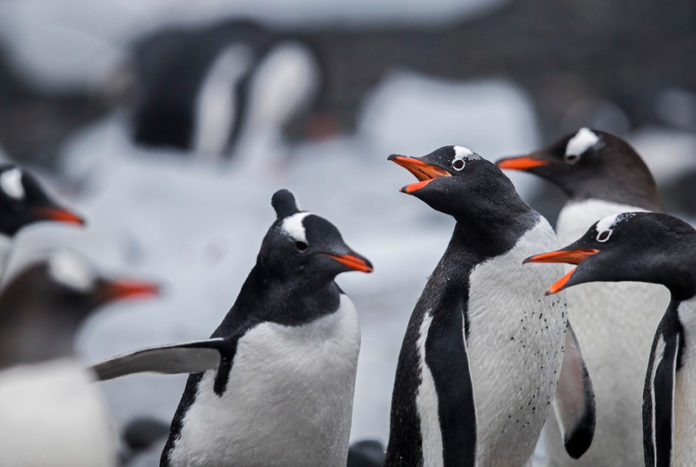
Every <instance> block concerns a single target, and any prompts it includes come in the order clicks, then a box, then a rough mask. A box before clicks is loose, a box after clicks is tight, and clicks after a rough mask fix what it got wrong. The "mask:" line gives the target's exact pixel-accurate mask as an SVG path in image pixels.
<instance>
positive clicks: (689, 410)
mask: <svg viewBox="0 0 696 467" xmlns="http://www.w3.org/2000/svg"><path fill="white" fill-rule="evenodd" d="M679 321H681V323H682V326H684V345H683V348H682V353H681V355H680V362H681V365H682V366H681V368H680V369H678V370H677V374H676V384H675V387H674V415H673V416H674V419H673V423H674V431H673V441H672V450H673V458H672V465H675V466H680V465H696V450H694V442H696V424H695V423H694V420H695V419H696V345H694V342H695V341H694V339H696V332H694V330H695V329H696V299H691V300H689V301H687V302H682V303H681V305H680V306H679Z"/></svg>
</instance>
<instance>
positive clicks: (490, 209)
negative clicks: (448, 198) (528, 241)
mask: <svg viewBox="0 0 696 467" xmlns="http://www.w3.org/2000/svg"><path fill="white" fill-rule="evenodd" d="M477 208H480V209H477V210H476V211H475V212H473V213H470V214H468V215H457V216H454V217H455V219H456V221H457V223H456V224H455V227H454V232H453V234H452V239H451V240H450V243H449V245H448V247H447V253H450V254H451V253H453V252H456V251H467V252H469V253H472V252H475V253H476V254H477V255H481V256H482V257H492V256H497V255H499V254H501V253H503V252H505V251H507V250H509V249H510V248H512V247H513V246H514V245H515V244H516V243H517V240H519V238H520V236H522V234H523V233H524V232H526V231H527V230H529V229H530V228H532V227H533V226H534V225H535V224H536V223H537V222H538V217H539V214H537V213H536V212H535V211H534V210H532V209H531V208H530V207H529V206H527V205H526V204H525V203H524V202H523V201H522V200H521V199H520V198H519V197H517V195H516V193H515V196H514V198H512V197H511V199H508V200H506V202H504V203H494V202H492V201H490V200H489V201H487V202H486V203H482V205H479V206H477ZM447 253H445V254H447Z"/></svg>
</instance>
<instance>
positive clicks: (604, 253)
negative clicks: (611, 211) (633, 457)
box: [528, 212, 696, 467]
mask: <svg viewBox="0 0 696 467" xmlns="http://www.w3.org/2000/svg"><path fill="white" fill-rule="evenodd" d="M695 254H696V231H694V229H693V228H692V227H691V226H690V225H688V224H687V223H685V222H683V221H681V220H680V219H677V218H675V217H672V216H669V215H666V214H656V213H645V212H634V213H622V214H618V215H611V216H608V217H605V218H603V219H601V220H600V221H598V222H597V223H595V224H594V225H593V226H592V227H590V228H589V230H587V232H586V233H585V235H583V236H582V237H581V238H580V239H579V240H577V241H576V242H574V243H572V244H570V245H568V246H567V247H565V248H563V249H561V250H557V251H554V252H550V253H542V254H539V255H535V256H533V257H531V258H529V260H528V261H529V262H543V263H548V262H566V263H570V264H577V267H576V268H575V269H573V270H571V272H569V273H568V274H566V275H565V276H564V277H562V278H561V279H560V280H558V281H557V282H556V283H554V284H553V285H552V286H551V287H550V288H549V290H548V293H555V292H558V291H560V290H563V289H565V288H568V287H571V286H574V285H579V284H585V283H588V282H595V281H609V282H614V281H639V282H650V283H655V284H660V285H663V286H665V287H666V288H667V289H668V290H669V292H670V294H671V302H670V304H669V305H668V307H667V310H666V311H665V312H664V315H663V317H662V320H661V321H660V323H659V325H658V326H657V331H655V330H654V328H653V332H654V338H653V340H652V346H651V348H650V356H649V359H648V358H647V357H648V355H647V353H646V355H643V359H644V360H645V361H646V362H648V365H647V371H646V373H645V374H644V389H643V404H642V405H643V411H642V413H643V443H644V458H645V465H647V466H650V467H652V466H669V465H694V464H695V463H696V454H695V451H694V449H693V446H694V442H696V424H695V423H694V420H695V419H696V397H695V395H696V352H695V351H694V349H695V348H696V347H695V346H694V345H693V341H694V338H695V337H696V322H695V317H696V272H695V271H696V264H695V263H694V257H696V255H695ZM607 311H608V312H616V310H607ZM629 319H630V316H629Z"/></svg>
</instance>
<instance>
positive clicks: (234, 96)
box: [132, 20, 321, 160]
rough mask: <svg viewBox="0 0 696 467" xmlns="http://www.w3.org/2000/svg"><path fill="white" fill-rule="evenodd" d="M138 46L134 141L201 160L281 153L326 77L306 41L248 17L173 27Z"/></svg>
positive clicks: (146, 39)
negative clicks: (286, 132) (289, 128)
mask: <svg viewBox="0 0 696 467" xmlns="http://www.w3.org/2000/svg"><path fill="white" fill-rule="evenodd" d="M132 49H133V55H132V61H133V65H132V66H133V72H134V74H135V79H136V81H137V89H138V91H137V94H138V97H137V103H136V105H135V109H134V115H133V122H132V124H133V129H132V131H133V138H134V140H135V142H136V143H137V144H140V145H143V146H149V147H170V148H171V147H173V148H177V149H181V150H184V151H191V152H193V153H194V154H196V156H197V157H199V158H202V159H212V160H216V159H219V158H220V157H221V156H223V155H229V154H231V153H232V152H233V151H234V152H238V153H241V154H245V153H247V152H249V151H251V152H254V153H258V154H260V155H264V156H266V155H268V154H267V153H266V151H267V150H268V149H269V148H270V149H271V153H277V152H278V147H279V146H282V139H283V138H282V133H283V129H284V128H285V127H286V125H287V124H288V123H289V122H290V120H291V119H292V118H293V117H294V116H296V115H297V114H299V113H300V112H302V111H305V110H306V109H307V108H308V107H309V106H310V105H311V103H312V102H313V100H314V99H315V98H316V95H317V92H318V89H319V86H320V81H321V80H320V67H319V62H318V57H317V55H316V53H315V52H314V51H313V50H312V48H311V47H310V46H309V44H308V43H306V42H305V41H302V40H301V39H298V38H290V37H284V36H282V35H280V34H274V33H271V32H269V31H267V30H265V29H263V28H261V27H260V26H258V25H256V24H254V23H251V22H248V21H241V20H230V21H226V22H222V23H219V24H217V25H214V26H207V27H203V28H199V29H190V28H189V29H185V28H170V29H166V30H163V31H158V32H155V33H153V34H151V35H149V36H146V37H144V38H142V39H140V40H139V41H138V42H136V43H135V44H134V46H133V48H132ZM251 156H253V154H252V155H250V157H251Z"/></svg>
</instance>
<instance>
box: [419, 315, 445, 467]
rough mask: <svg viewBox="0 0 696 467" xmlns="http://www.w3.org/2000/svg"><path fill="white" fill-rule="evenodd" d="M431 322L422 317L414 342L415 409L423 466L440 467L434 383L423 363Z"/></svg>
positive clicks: (440, 435) (440, 442)
mask: <svg viewBox="0 0 696 467" xmlns="http://www.w3.org/2000/svg"><path fill="white" fill-rule="evenodd" d="M432 321H433V317H432V314H431V313H426V314H425V316H423V322H422V323H421V326H420V335H419V336H418V340H417V341H416V345H417V346H418V363H419V365H420V369H421V383H420V386H419V387H418V393H417V394H416V407H417V408H418V417H419V418H420V423H421V426H420V429H421V436H422V438H423V445H424V446H427V448H426V449H423V465H427V466H433V467H441V466H442V465H443V464H444V459H443V458H442V432H441V431H440V422H439V420H438V399H437V392H436V390H435V381H434V380H433V374H432V373H431V371H430V368H429V367H428V365H427V364H426V363H425V342H426V339H427V337H428V330H429V329H430V324H431V323H432Z"/></svg>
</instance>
